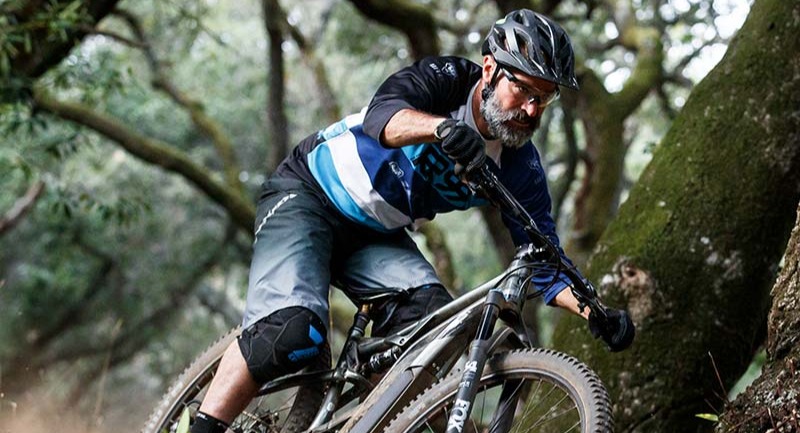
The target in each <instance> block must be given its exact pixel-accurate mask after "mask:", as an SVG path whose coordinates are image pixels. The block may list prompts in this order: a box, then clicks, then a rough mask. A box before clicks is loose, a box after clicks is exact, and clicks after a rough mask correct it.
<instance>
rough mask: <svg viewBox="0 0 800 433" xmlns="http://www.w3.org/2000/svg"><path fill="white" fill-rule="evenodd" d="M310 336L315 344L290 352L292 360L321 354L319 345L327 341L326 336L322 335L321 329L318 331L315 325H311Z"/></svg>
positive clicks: (309, 328)
mask: <svg viewBox="0 0 800 433" xmlns="http://www.w3.org/2000/svg"><path fill="white" fill-rule="evenodd" d="M308 338H310V339H311V341H313V342H314V344H315V345H314V346H311V347H309V348H307V349H298V350H295V351H293V352H292V353H290V354H289V360H290V361H292V362H297V361H300V360H303V359H308V358H311V357H312V356H316V355H318V354H319V348H318V347H317V346H319V345H320V344H322V342H323V341H325V339H324V337H322V334H320V333H319V331H317V330H316V329H315V328H314V327H313V326H311V325H309V326H308Z"/></svg>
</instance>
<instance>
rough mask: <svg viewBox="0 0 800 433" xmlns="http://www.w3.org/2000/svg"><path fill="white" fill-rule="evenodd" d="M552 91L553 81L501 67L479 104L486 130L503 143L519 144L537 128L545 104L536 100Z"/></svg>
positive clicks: (508, 144)
mask: <svg viewBox="0 0 800 433" xmlns="http://www.w3.org/2000/svg"><path fill="white" fill-rule="evenodd" d="M495 67H498V66H497V65H496V64H495ZM556 91H557V86H556V85H555V84H553V83H550V82H548V81H544V80H540V79H537V78H533V77H529V76H526V75H523V74H519V73H517V74H511V73H510V72H508V71H505V70H502V69H501V70H500V73H499V74H498V78H497V81H496V82H495V87H494V88H493V89H491V90H490V91H489V92H488V93H487V94H486V97H485V98H483V99H482V101H481V104H480V110H481V114H483V117H484V118H485V119H486V122H487V123H488V125H489V132H490V133H491V134H492V135H493V136H494V137H495V138H498V139H500V140H501V141H502V142H503V143H504V144H505V145H506V146H510V147H520V146H522V145H523V144H525V142H526V141H528V139H529V138H530V137H531V135H533V132H534V131H535V130H536V129H537V128H538V127H539V124H540V123H541V116H542V112H544V106H543V105H546V104H547V103H549V101H548V102H545V104H542V103H540V102H537V101H542V100H543V98H542V97H541V96H544V98H547V95H548V94H552V93H554V92H556Z"/></svg>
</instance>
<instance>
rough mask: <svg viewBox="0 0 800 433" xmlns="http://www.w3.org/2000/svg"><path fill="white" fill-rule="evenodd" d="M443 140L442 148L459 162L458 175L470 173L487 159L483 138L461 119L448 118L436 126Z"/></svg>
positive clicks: (437, 135) (437, 136)
mask: <svg viewBox="0 0 800 433" xmlns="http://www.w3.org/2000/svg"><path fill="white" fill-rule="evenodd" d="M434 135H435V136H436V138H437V139H439V140H440V141H441V142H442V150H444V153H445V154H447V156H449V157H450V159H452V160H453V161H455V162H456V163H457V165H456V170H455V172H456V175H460V174H461V173H462V172H466V173H469V172H470V171H472V170H473V169H475V168H477V167H480V166H482V165H483V163H484V161H486V149H484V143H483V138H481V136H480V134H478V133H477V132H476V131H475V130H474V129H472V128H470V127H469V126H467V124H466V123H464V122H463V121H460V120H455V119H447V120H445V121H443V122H442V123H440V124H439V126H437V127H436V133H435V134H434Z"/></svg>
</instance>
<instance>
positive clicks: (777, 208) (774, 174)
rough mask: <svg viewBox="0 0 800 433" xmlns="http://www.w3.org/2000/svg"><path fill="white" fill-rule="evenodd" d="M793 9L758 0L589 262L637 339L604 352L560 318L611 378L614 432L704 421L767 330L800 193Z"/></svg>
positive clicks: (572, 346)
mask: <svg viewBox="0 0 800 433" xmlns="http://www.w3.org/2000/svg"><path fill="white" fill-rule="evenodd" d="M798 14H800V4H798V2H787V1H785V0H758V1H756V2H755V4H754V5H753V8H752V11H751V13H750V16H749V17H748V19H747V22H746V23H745V24H744V26H743V28H742V29H741V31H740V32H739V34H738V35H737V37H736V38H735V39H734V41H733V42H732V44H731V45H730V47H729V49H728V52H727V54H726V55H725V57H724V58H723V59H722V61H721V62H720V63H719V65H717V67H716V68H715V69H714V70H713V71H712V72H711V73H710V74H709V75H708V76H707V77H706V79H705V80H703V82H702V83H700V84H699V85H698V86H697V87H696V88H695V90H694V91H693V92H692V95H691V97H690V98H689V101H688V102H687V104H686V106H685V107H684V109H683V111H682V113H681V114H680V116H679V117H678V118H677V119H676V120H675V122H674V123H673V126H672V128H671V129H670V131H669V133H668V134H667V136H666V137H665V138H664V141H663V142H662V144H661V145H660V146H659V148H658V149H656V151H655V154H654V157H653V160H652V162H651V163H650V165H649V166H648V167H647V169H646V170H645V172H644V173H643V174H642V176H641V178H640V180H639V181H638V183H637V184H636V185H635V186H634V188H633V189H632V190H631V193H630V196H629V198H628V200H627V202H626V203H625V204H623V206H622V207H621V208H620V211H619V214H618V216H617V218H616V219H615V220H614V221H613V222H612V223H611V225H609V227H608V229H607V230H606V232H605V234H604V235H603V237H602V238H601V240H600V242H599V245H598V247H597V253H596V254H595V255H594V256H593V257H592V259H591V260H590V265H589V267H588V269H587V270H586V275H587V276H588V277H590V278H591V279H592V280H593V281H597V282H601V283H602V285H601V287H600V292H601V295H602V296H603V298H604V300H605V301H606V303H607V304H609V305H612V306H615V307H625V308H627V309H628V310H629V311H630V312H631V315H632V317H633V320H634V322H635V323H636V324H637V326H638V329H637V337H636V341H635V342H634V344H633V346H632V347H631V348H630V349H629V350H628V351H627V352H624V353H622V354H610V353H608V352H607V351H606V350H605V349H604V348H603V347H602V345H601V343H599V342H597V341H594V340H592V339H591V337H590V335H589V333H588V332H587V331H586V324H585V323H584V322H583V321H581V320H578V319H576V318H572V317H571V318H569V319H567V320H564V321H562V323H560V324H559V326H558V327H557V329H556V333H555V343H556V345H557V346H558V347H559V348H560V349H562V350H566V351H568V352H571V353H573V354H575V355H576V356H578V357H579V358H580V359H583V360H585V361H586V362H587V363H588V364H589V366H590V367H592V368H594V369H595V370H596V371H598V373H599V374H600V375H601V377H602V379H603V380H604V382H605V383H606V385H607V386H608V388H609V390H610V392H611V395H612V401H614V402H615V405H614V407H615V417H616V424H617V432H648V433H658V432H670V433H672V432H705V431H709V430H711V428H712V427H713V424H712V423H710V422H708V421H704V420H701V419H699V418H696V417H695V414H698V413H705V412H709V411H711V410H712V409H713V410H718V409H719V408H720V407H721V406H722V403H723V398H721V397H720V395H724V394H725V391H726V390H727V388H729V387H730V386H731V385H732V384H733V383H734V382H735V381H736V380H737V379H738V378H739V377H740V376H741V374H742V373H743V372H744V370H745V369H746V367H747V366H748V364H749V362H750V360H751V358H752V355H753V352H754V351H755V348H757V347H758V346H759V345H760V344H761V343H762V342H763V338H764V335H763V330H764V329H765V327H764V321H765V319H766V317H767V311H768V309H769V305H770V300H769V287H770V286H771V285H772V283H773V282H774V277H775V265H776V263H778V261H779V260H780V257H781V254H782V253H783V250H784V247H785V245H786V243H785V242H786V240H787V238H788V235H789V232H790V229H791V227H792V224H793V223H794V212H793V211H794V209H795V206H796V205H797V203H798V200H800V132H798V131H800V115H798V111H797V110H798V107H800V78H799V77H800V39H798V38H797V33H798V31H800V20H797V19H795V18H793V17H797V16H798ZM712 361H713V362H712ZM718 376H719V378H720V379H719V380H718V379H717V377H718ZM720 382H721V383H722V384H720ZM721 387H725V388H726V389H724V390H723V389H721ZM709 405H710V406H711V407H709Z"/></svg>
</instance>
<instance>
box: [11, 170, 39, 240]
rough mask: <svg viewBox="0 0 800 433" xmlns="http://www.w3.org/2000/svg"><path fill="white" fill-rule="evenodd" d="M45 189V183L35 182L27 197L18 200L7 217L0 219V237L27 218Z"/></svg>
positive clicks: (26, 193) (26, 194)
mask: <svg viewBox="0 0 800 433" xmlns="http://www.w3.org/2000/svg"><path fill="white" fill-rule="evenodd" d="M44 187H45V184H44V182H42V181H37V182H35V183H34V184H33V185H31V186H30V187H29V188H28V191H27V192H25V195H23V196H22V197H21V198H20V199H19V200H17V201H16V202H15V203H14V206H12V207H11V209H9V211H8V212H6V214H5V215H3V216H2V217H0V236H3V235H4V234H6V232H8V231H10V230H11V229H12V228H14V227H15V226H16V225H17V224H18V223H19V222H20V221H21V220H22V219H23V218H24V217H25V215H26V214H27V213H28V211H30V210H31V209H32V208H33V206H34V205H35V204H36V202H37V201H38V200H39V197H41V196H42V192H43V191H44Z"/></svg>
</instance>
